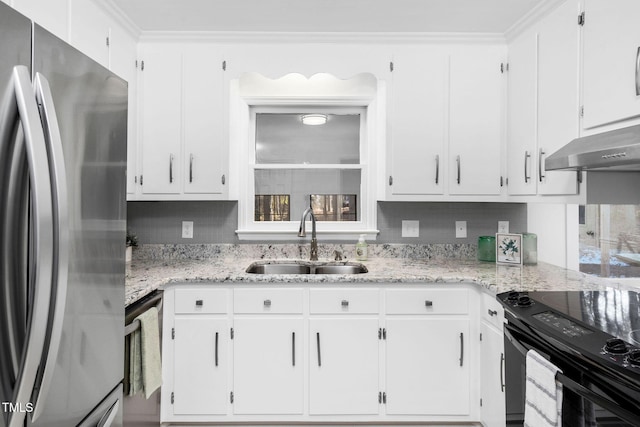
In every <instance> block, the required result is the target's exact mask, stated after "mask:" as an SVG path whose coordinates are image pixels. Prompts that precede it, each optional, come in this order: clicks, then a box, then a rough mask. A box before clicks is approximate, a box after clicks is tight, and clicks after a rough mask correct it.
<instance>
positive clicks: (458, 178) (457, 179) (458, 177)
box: [456, 156, 460, 185]
mask: <svg viewBox="0 0 640 427" xmlns="http://www.w3.org/2000/svg"><path fill="white" fill-rule="evenodd" d="M456 166H457V169H458V174H457V177H456V181H457V182H458V185H460V156H456Z"/></svg>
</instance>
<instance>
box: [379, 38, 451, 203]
mask: <svg viewBox="0 0 640 427" xmlns="http://www.w3.org/2000/svg"><path fill="white" fill-rule="evenodd" d="M393 64H394V67H393V74H392V78H393V83H392V109H393V110H392V111H391V115H392V120H391V122H390V133H391V153H390V158H391V166H390V173H389V180H388V188H389V193H390V194H391V195H392V196H403V195H423V194H443V192H444V179H443V177H444V175H443V166H444V162H445V158H444V144H445V127H446V95H447V93H446V89H447V85H446V82H447V79H446V73H447V66H448V58H447V56H446V55H445V54H444V53H442V52H440V51H429V50H425V49H424V48H422V49H421V48H412V49H398V50H397V51H396V52H394V58H393ZM400 198H402V197H400ZM393 199H394V200H396V199H398V197H394V198H393Z"/></svg>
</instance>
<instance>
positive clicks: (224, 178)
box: [220, 174, 227, 185]
mask: <svg viewBox="0 0 640 427" xmlns="http://www.w3.org/2000/svg"><path fill="white" fill-rule="evenodd" d="M220 181H221V182H222V185H224V184H225V182H227V178H226V177H225V176H224V174H223V175H222V178H221V179H220Z"/></svg>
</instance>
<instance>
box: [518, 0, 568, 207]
mask: <svg viewBox="0 0 640 427" xmlns="http://www.w3.org/2000/svg"><path fill="white" fill-rule="evenodd" d="M577 13H578V5H577V3H576V1H575V0H568V1H566V2H565V3H564V4H562V5H560V6H559V7H558V8H557V9H556V10H554V11H553V12H552V13H551V14H549V15H548V16H547V17H546V18H545V19H544V20H543V21H542V22H541V24H540V33H539V35H538V43H539V45H538V49H539V51H538V52H539V53H538V55H539V59H538V61H539V62H538V114H537V117H538V131H537V134H538V152H537V153H536V155H537V159H536V160H537V161H536V162H535V164H537V165H538V174H539V175H538V194H549V195H553V194H577V193H578V188H579V187H578V180H577V175H576V172H574V171H549V172H546V171H545V170H544V160H545V159H546V157H547V156H548V155H550V154H552V153H554V152H555V151H556V150H558V149H560V148H561V147H563V146H564V145H566V144H567V143H569V141H571V140H573V139H574V138H577V137H578V129H579V114H578V84H577V82H576V76H577V75H578V66H579V65H578V64H579V58H578V53H579V47H580V43H579V30H578V29H577V28H576V25H575V20H576V15H577ZM509 72H511V70H509ZM509 184H511V180H510V181H509Z"/></svg>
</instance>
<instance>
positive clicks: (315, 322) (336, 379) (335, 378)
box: [309, 316, 380, 415]
mask: <svg viewBox="0 0 640 427" xmlns="http://www.w3.org/2000/svg"><path fill="white" fill-rule="evenodd" d="M378 329H379V328H378V318H377V317H376V318H371V317H369V318H361V317H358V318H352V317H351V316H349V317H334V318H320V319H311V320H310V321H309V331H310V344H311V345H310V352H309V356H310V358H309V359H310V360H309V414H310V415H335V414H345V415H375V414H378V412H379V407H380V406H379V403H378V393H379V392H380V387H379V381H378V372H379V370H380V366H379V362H378V348H379V345H380V344H379V339H378Z"/></svg>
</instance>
